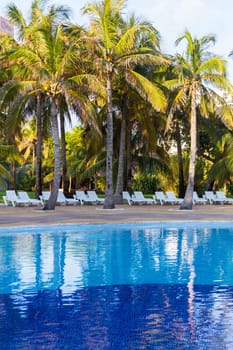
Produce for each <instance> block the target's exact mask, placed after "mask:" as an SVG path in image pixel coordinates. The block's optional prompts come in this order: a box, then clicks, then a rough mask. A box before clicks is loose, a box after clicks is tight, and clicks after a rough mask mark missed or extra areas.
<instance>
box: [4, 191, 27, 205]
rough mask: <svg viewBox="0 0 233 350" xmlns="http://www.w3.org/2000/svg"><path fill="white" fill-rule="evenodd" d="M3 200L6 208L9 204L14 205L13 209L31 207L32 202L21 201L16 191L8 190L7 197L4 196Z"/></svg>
mask: <svg viewBox="0 0 233 350" xmlns="http://www.w3.org/2000/svg"><path fill="white" fill-rule="evenodd" d="M3 200H4V203H5V205H6V206H8V205H9V204H10V205H12V206H13V207H16V206H17V205H25V206H26V205H30V202H28V201H26V200H24V199H20V198H19V197H18V196H17V194H16V192H15V190H7V191H6V195H5V196H3Z"/></svg>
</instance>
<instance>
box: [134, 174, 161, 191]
mask: <svg viewBox="0 0 233 350" xmlns="http://www.w3.org/2000/svg"><path fill="white" fill-rule="evenodd" d="M159 188H160V181H159V178H158V176H157V175H155V174H144V173H137V174H135V175H134V177H133V181H132V190H133V191H142V192H143V193H154V192H155V191H157V190H158V189H159Z"/></svg>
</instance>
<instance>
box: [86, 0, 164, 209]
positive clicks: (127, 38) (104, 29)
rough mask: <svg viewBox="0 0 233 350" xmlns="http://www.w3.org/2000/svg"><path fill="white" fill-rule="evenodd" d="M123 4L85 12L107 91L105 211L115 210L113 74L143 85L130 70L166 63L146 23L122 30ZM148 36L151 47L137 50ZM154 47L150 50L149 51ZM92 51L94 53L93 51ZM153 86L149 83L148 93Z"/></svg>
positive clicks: (108, 1)
mask: <svg viewBox="0 0 233 350" xmlns="http://www.w3.org/2000/svg"><path fill="white" fill-rule="evenodd" d="M125 4H126V0H103V1H100V2H99V3H90V4H88V5H87V6H86V7H85V8H84V11H83V12H84V14H89V15H90V17H91V21H90V34H91V35H92V36H93V37H94V39H95V42H94V44H95V53H96V59H95V60H94V61H95V62H96V65H97V72H98V73H99V76H100V77H102V78H103V79H105V86H106V90H107V102H106V105H107V118H106V120H107V122H106V124H107V126H106V133H107V140H106V189H105V203H104V208H105V209H113V208H114V206H115V205H114V197H113V112H114V105H113V84H114V79H115V73H116V72H117V73H118V74H122V75H123V74H124V76H125V79H126V80H127V81H128V82H130V83H131V85H133V84H134V83H135V81H136V80H137V81H139V80H140V81H141V82H143V77H142V76H140V74H139V73H136V71H134V70H133V68H135V66H136V65H138V64H142V63H144V64H145V63H150V64H151V63H152V62H153V63H155V64H159V63H162V62H163V63H165V61H166V60H165V59H163V58H162V57H161V56H159V55H158V54H157V55H155V52H156V53H157V51H156V50H155V49H154V48H155V47H158V33H157V31H156V30H155V28H154V27H153V26H152V25H151V24H149V23H147V22H139V23H136V24H134V25H130V26H128V27H126V26H125V23H124V21H123V17H122V11H123V8H124V6H125ZM145 33H146V34H147V38H148V37H149V36H150V46H147V45H146V44H144V47H138V46H137V43H138V40H139V38H143V36H144V34H145ZM152 43H153V48H152V46H151V45H152ZM93 51H94V49H93ZM152 85H153V84H152V83H151V84H149V83H148V89H150V90H151V87H152ZM157 95H158V96H160V99H161V100H162V99H163V95H162V94H161V91H157Z"/></svg>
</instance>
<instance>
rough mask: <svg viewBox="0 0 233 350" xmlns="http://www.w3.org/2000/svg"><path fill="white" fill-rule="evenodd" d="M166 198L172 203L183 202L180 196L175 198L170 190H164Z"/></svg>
mask: <svg viewBox="0 0 233 350" xmlns="http://www.w3.org/2000/svg"><path fill="white" fill-rule="evenodd" d="M166 197H167V199H168V200H169V201H170V202H171V203H173V204H181V203H182V202H183V199H182V198H177V197H176V196H175V194H174V192H172V191H168V192H166Z"/></svg>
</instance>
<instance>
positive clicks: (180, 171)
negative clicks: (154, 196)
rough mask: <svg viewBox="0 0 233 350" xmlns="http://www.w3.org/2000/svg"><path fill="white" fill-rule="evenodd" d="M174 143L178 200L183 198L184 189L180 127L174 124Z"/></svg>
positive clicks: (177, 123)
mask: <svg viewBox="0 0 233 350" xmlns="http://www.w3.org/2000/svg"><path fill="white" fill-rule="evenodd" d="M176 143H177V157H178V167H179V198H183V197H184V195H185V188H184V171H183V157H182V148H181V138H180V125H179V122H178V121H177V122H176Z"/></svg>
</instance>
